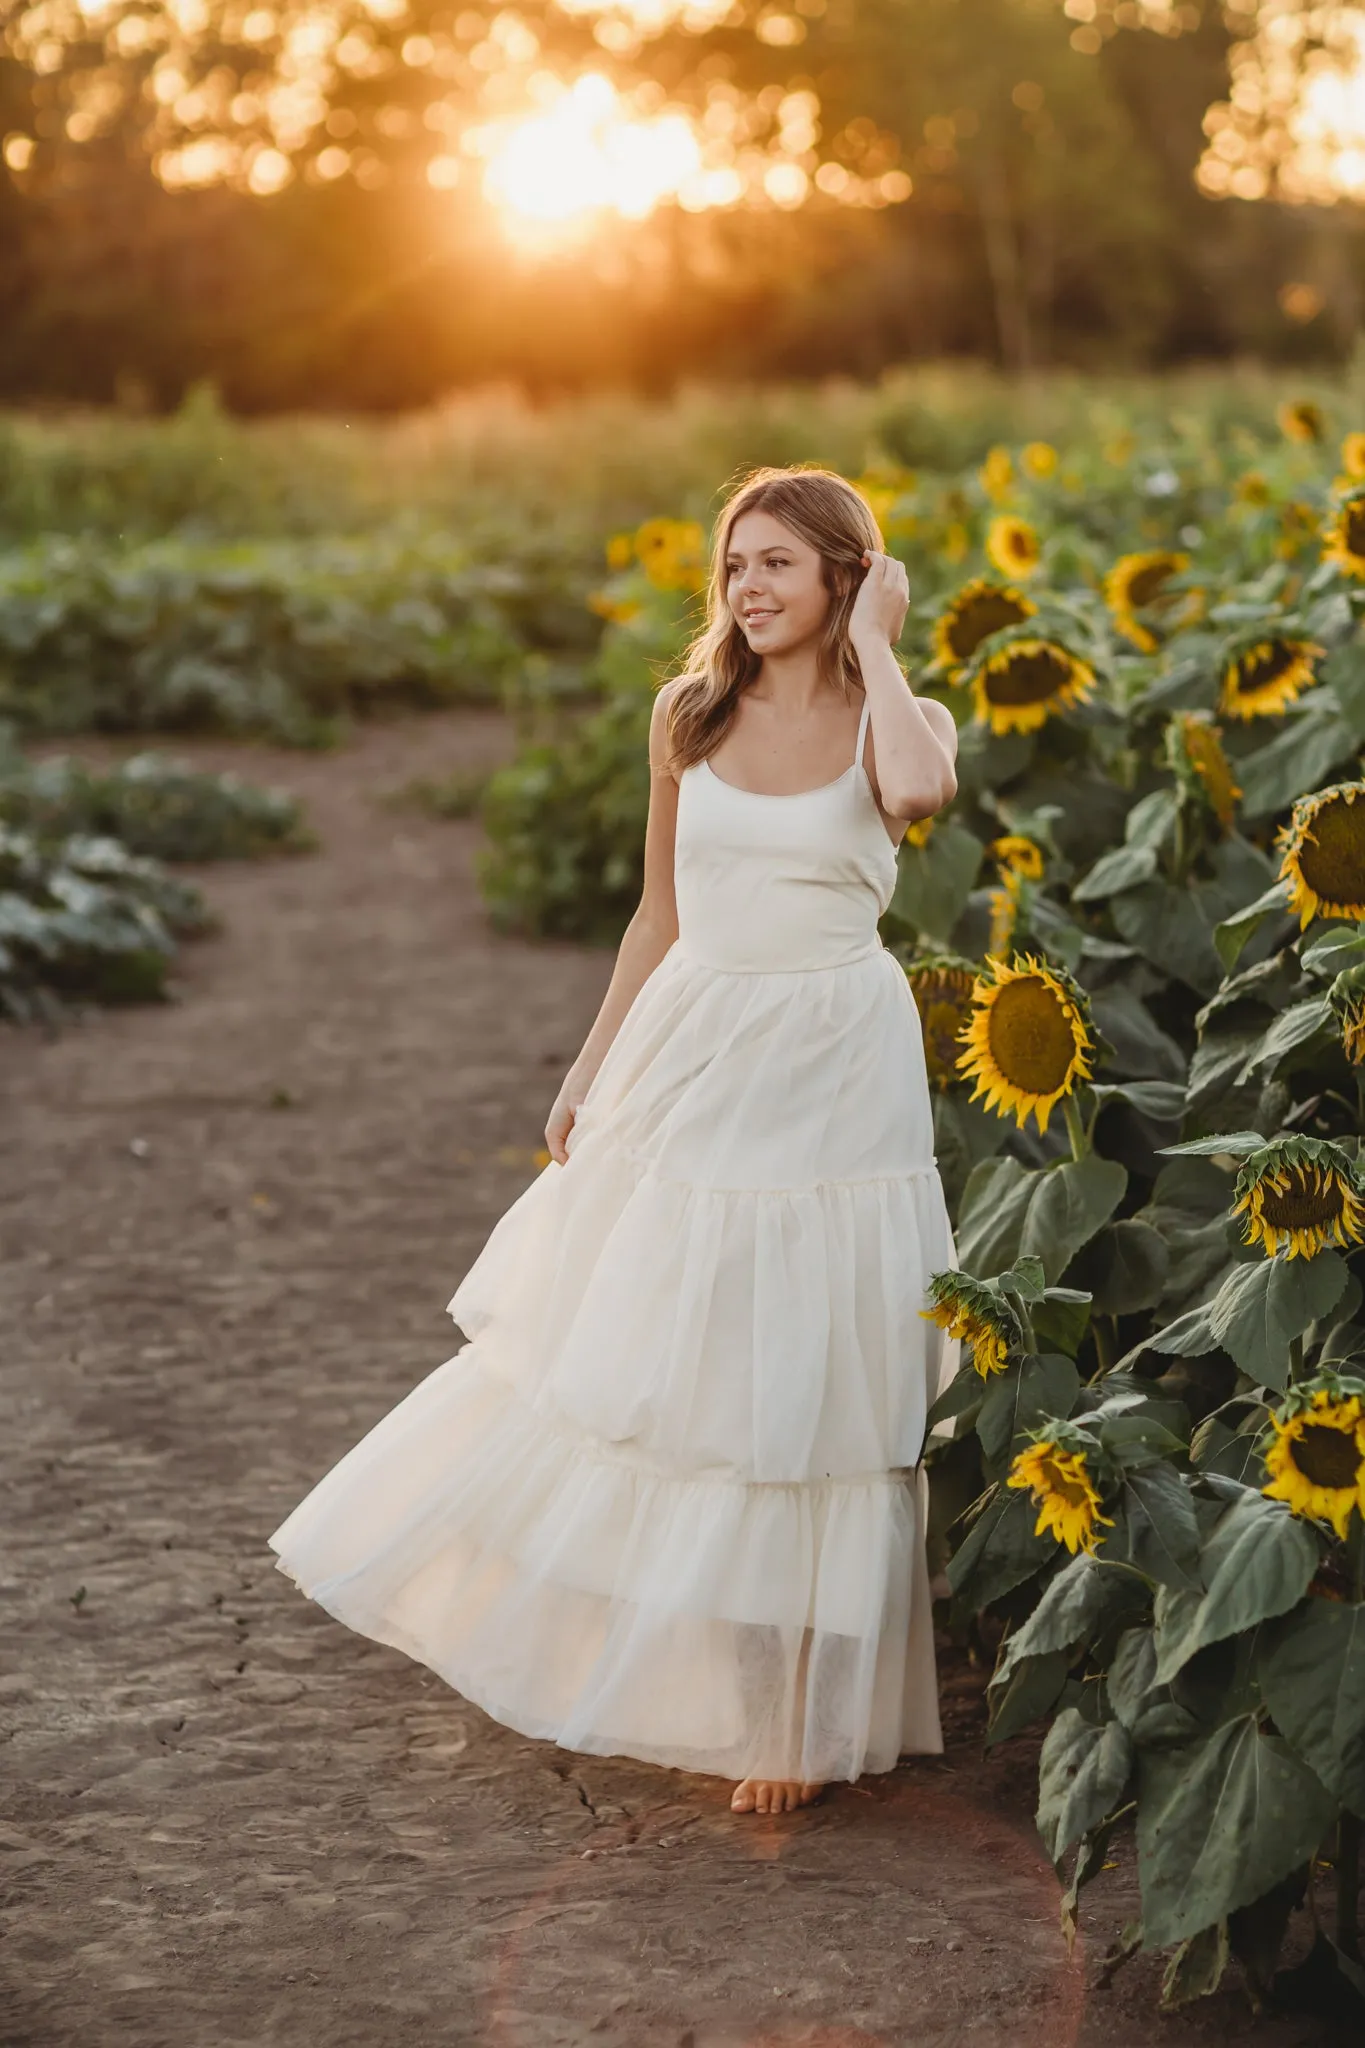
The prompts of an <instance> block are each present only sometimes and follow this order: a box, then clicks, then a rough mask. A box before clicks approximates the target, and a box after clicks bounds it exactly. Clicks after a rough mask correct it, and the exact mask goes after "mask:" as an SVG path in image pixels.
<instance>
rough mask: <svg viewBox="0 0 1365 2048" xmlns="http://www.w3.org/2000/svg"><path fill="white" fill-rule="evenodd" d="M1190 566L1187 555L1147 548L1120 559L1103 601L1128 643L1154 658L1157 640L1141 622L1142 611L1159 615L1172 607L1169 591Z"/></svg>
mask: <svg viewBox="0 0 1365 2048" xmlns="http://www.w3.org/2000/svg"><path fill="white" fill-rule="evenodd" d="M1189 566H1190V558H1189V556H1188V555H1177V554H1173V553H1172V552H1171V550H1170V549H1169V548H1148V549H1147V550H1146V551H1145V552H1144V553H1142V554H1137V555H1120V557H1119V559H1118V561H1117V562H1115V564H1114V566H1113V568H1112V569H1111V570H1110V571H1109V573H1108V575H1107V576H1106V577H1105V579H1104V599H1105V603H1106V604H1107V605H1108V606H1109V609H1110V611H1111V612H1112V614H1113V618H1114V624H1115V625H1116V626H1117V627H1118V629H1119V631H1120V633H1122V634H1123V635H1124V637H1125V639H1128V640H1131V641H1132V643H1133V645H1134V646H1135V647H1139V648H1141V650H1142V652H1143V653H1144V654H1151V653H1153V652H1154V651H1155V649H1156V646H1157V638H1156V635H1155V633H1153V632H1152V631H1151V630H1150V628H1149V627H1147V626H1145V625H1143V623H1142V621H1141V620H1140V619H1139V618H1138V616H1137V615H1138V613H1139V612H1141V611H1147V612H1150V611H1158V612H1159V611H1160V610H1162V609H1163V608H1164V607H1167V606H1169V604H1170V602H1171V593H1169V592H1168V591H1167V589H1166V585H1167V584H1168V583H1169V582H1170V580H1171V578H1172V576H1182V575H1183V574H1184V572H1185V571H1186V569H1188V568H1189Z"/></svg>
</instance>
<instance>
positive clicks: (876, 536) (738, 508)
mask: <svg viewBox="0 0 1365 2048" xmlns="http://www.w3.org/2000/svg"><path fill="white" fill-rule="evenodd" d="M746 512H771V513H772V515H773V517H774V519H780V520H781V522H782V524H783V525H784V526H786V527H789V528H790V529H791V531H792V532H793V533H794V534H796V536H797V537H798V539H800V540H803V541H805V542H806V544H807V545H808V546H809V547H813V548H815V549H816V550H817V552H818V554H819V556H820V567H821V574H822V576H823V578H824V584H825V588H826V590H827V591H828V592H829V595H830V606H829V611H828V614H827V615H826V618H825V629H824V632H823V633H822V634H821V636H820V645H819V647H818V649H817V651H816V660H817V662H818V664H819V669H820V673H821V675H822V676H823V677H824V678H825V680H826V681H827V682H831V683H835V684H837V685H838V686H839V687H840V688H841V689H842V690H843V692H844V694H845V696H850V695H851V694H852V691H853V688H854V687H855V686H859V687H860V686H861V684H862V671H861V670H860V668H859V667H858V657H857V655H856V654H855V653H854V651H853V648H852V647H851V645H850V644H849V638H848V621H849V614H850V612H851V611H852V609H853V600H854V598H855V597H856V596H857V593H858V586H859V585H860V583H861V582H862V580H863V575H864V573H865V572H864V569H863V565H862V557H863V556H864V555H865V554H877V553H880V552H881V550H882V548H883V546H884V543H883V541H882V536H881V532H880V529H879V528H878V526H877V522H876V520H875V519H874V518H873V517H872V514H871V512H870V510H869V509H868V506H867V504H866V502H865V501H864V500H863V499H862V498H860V497H859V495H858V493H857V492H856V491H855V490H854V488H853V486H852V484H850V483H847V482H846V481H845V480H844V478H843V477H841V476H835V475H834V473H833V472H832V471H831V470H828V469H759V470H755V472H754V474H753V475H752V476H750V477H746V479H745V480H744V482H743V483H742V484H740V485H739V487H738V488H737V489H736V490H734V491H732V492H731V494H730V496H729V497H728V498H727V499H726V501H725V504H724V505H723V506H722V507H721V511H720V516H719V518H718V519H717V520H716V528H715V535H714V539H713V543H712V549H711V577H710V582H709V585H708V587H707V594H706V623H705V625H704V626H703V627H702V629H701V631H700V632H699V633H698V634H697V636H696V638H695V639H694V640H693V641H692V644H691V645H690V646H689V647H688V649H687V652H686V653H685V655H684V656H683V672H682V674H681V675H680V676H679V678H678V681H677V683H676V686H675V687H674V690H673V693H672V695H671V697H670V698H669V703H668V714H667V732H668V752H669V766H670V767H671V768H672V769H674V770H675V772H677V773H681V771H682V770H683V769H684V768H690V767H691V766H692V764H693V763H694V762H695V761H703V760H705V758H706V756H707V755H708V754H709V753H711V752H712V751H713V750H714V749H715V748H716V747H717V746H718V745H719V743H720V740H721V738H722V736H723V735H724V734H725V733H726V732H727V731H728V730H729V727H730V724H731V722H732V720H733V718H734V715H735V712H736V711H737V709H738V708H739V700H740V698H741V697H742V696H743V694H744V692H745V690H746V689H747V688H748V686H749V684H750V683H751V682H753V680H754V678H755V676H756V675H757V674H758V671H759V668H760V667H761V665H762V664H761V659H760V657H759V656H758V655H757V654H755V653H754V651H753V649H752V648H751V647H750V646H749V643H748V641H747V640H746V639H745V637H744V634H743V632H742V630H741V628H740V624H739V621H738V619H737V618H736V617H735V615H734V613H733V612H732V611H731V609H730V606H729V602H728V600H727V598H726V594H725V593H726V584H727V582H728V580H729V579H728V577H727V576H726V571H725V564H726V560H727V557H728V556H729V553H730V535H731V533H732V532H733V531H734V526H735V522H736V520H738V519H742V518H743V516H744V514H745V513H746Z"/></svg>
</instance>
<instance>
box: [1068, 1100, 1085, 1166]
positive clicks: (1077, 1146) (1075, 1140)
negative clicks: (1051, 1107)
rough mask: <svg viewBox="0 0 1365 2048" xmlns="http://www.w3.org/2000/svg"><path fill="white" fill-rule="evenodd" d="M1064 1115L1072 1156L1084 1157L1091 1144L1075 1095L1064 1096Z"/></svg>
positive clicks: (1075, 1157)
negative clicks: (1087, 1137) (1087, 1138)
mask: <svg viewBox="0 0 1365 2048" xmlns="http://www.w3.org/2000/svg"><path fill="white" fill-rule="evenodd" d="M1062 1115H1063V1116H1064V1117H1065V1118H1066V1133H1067V1136H1068V1137H1069V1138H1070V1140H1071V1157H1072V1158H1073V1159H1084V1158H1085V1155H1086V1153H1087V1152H1088V1151H1089V1150H1090V1146H1089V1144H1088V1142H1087V1140H1086V1135H1085V1126H1084V1124H1083V1123H1082V1122H1081V1112H1080V1109H1079V1107H1078V1105H1077V1102H1076V1098H1075V1096H1074V1095H1064V1096H1063V1097H1062Z"/></svg>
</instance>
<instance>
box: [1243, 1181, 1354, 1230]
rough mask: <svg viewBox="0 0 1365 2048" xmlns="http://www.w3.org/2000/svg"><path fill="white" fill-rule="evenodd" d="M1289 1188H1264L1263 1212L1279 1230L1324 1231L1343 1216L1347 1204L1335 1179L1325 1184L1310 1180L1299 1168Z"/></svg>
mask: <svg viewBox="0 0 1365 2048" xmlns="http://www.w3.org/2000/svg"><path fill="white" fill-rule="evenodd" d="M1290 1171H1291V1173H1292V1174H1293V1179H1292V1180H1291V1181H1290V1183H1289V1186H1288V1187H1287V1188H1276V1187H1271V1186H1270V1185H1269V1183H1268V1182H1267V1183H1265V1184H1264V1185H1263V1186H1262V1188H1261V1214H1262V1216H1263V1217H1264V1218H1265V1220H1266V1222H1267V1223H1270V1224H1273V1225H1274V1227H1275V1228H1276V1229H1277V1230H1321V1229H1322V1228H1323V1227H1324V1226H1325V1225H1327V1224H1330V1223H1332V1222H1334V1221H1335V1219H1336V1218H1337V1217H1338V1216H1340V1214H1341V1212H1342V1207H1343V1196H1342V1192H1341V1184H1340V1182H1339V1181H1337V1180H1335V1179H1333V1180H1329V1181H1328V1182H1327V1185H1326V1186H1325V1187H1318V1186H1317V1185H1316V1184H1315V1183H1314V1182H1312V1181H1310V1180H1307V1179H1306V1178H1305V1176H1304V1175H1303V1173H1302V1172H1301V1171H1300V1170H1298V1169H1297V1168H1291V1169H1290Z"/></svg>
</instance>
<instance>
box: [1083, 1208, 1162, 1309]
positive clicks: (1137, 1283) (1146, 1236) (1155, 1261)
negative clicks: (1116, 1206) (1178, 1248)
mask: <svg viewBox="0 0 1365 2048" xmlns="http://www.w3.org/2000/svg"><path fill="white" fill-rule="evenodd" d="M1170 1263H1171V1254H1170V1251H1169V1249H1168V1247H1167V1244H1166V1240H1165V1238H1164V1237H1162V1236H1161V1234H1160V1232H1159V1231H1156V1230H1154V1229H1153V1228H1152V1226H1151V1224H1150V1223H1142V1222H1139V1221H1138V1219H1137V1218H1136V1217H1133V1216H1128V1217H1125V1218H1124V1219H1123V1220H1122V1221H1121V1222H1119V1223H1110V1224H1107V1225H1106V1226H1105V1228H1104V1229H1103V1230H1102V1231H1101V1232H1100V1233H1099V1235H1098V1236H1097V1237H1096V1238H1094V1239H1093V1240H1092V1242H1091V1243H1090V1244H1089V1245H1088V1246H1087V1247H1086V1251H1085V1258H1084V1270H1085V1278H1086V1280H1087V1281H1088V1282H1089V1284H1090V1287H1091V1290H1092V1292H1093V1294H1094V1298H1095V1309H1096V1311H1097V1312H1098V1313H1099V1314H1101V1315H1111V1316H1126V1315H1135V1314H1136V1313H1137V1311H1138V1310H1139V1309H1144V1308H1155V1306H1156V1304H1157V1303H1158V1302H1159V1301H1160V1299H1161V1297H1162V1294H1163V1292H1164V1290H1165V1286H1166V1275H1167V1273H1168V1271H1169V1269H1170Z"/></svg>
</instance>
